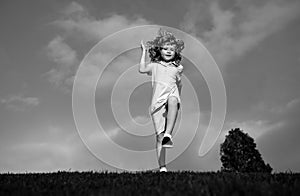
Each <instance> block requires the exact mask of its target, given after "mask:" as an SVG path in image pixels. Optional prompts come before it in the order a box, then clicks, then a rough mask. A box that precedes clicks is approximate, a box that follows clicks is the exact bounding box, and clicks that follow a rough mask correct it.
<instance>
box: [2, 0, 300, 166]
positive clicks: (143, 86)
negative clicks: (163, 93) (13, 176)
mask: <svg viewBox="0 0 300 196" xmlns="http://www.w3.org/2000/svg"><path fill="white" fill-rule="evenodd" d="M175 2H176V3H175ZM299 10H300V2H299V1H298V0H253V1H251V2H250V1H246V0H219V1H218V0H213V1H208V0H207V1H205V0H203V1H195V0H187V1H179V0H178V1H174V0H172V1H171V0H166V1H158V0H153V1H146V0H145V1H141V0H130V1H129V0H122V1H117V0H110V1H98V0H97V1H96V0H86V1H83V0H82V1H68V0H65V1H59V0H54V1H46V0H30V1H17V0H9V1H8V0H2V1H1V3H0V24H1V31H0V35H1V36H0V67H1V72H0V89H1V90H0V172H26V171H28V172H49V171H57V170H78V171H87V170H97V171H99V170H109V171H116V170H117V169H116V168H115V167H114V166H117V167H119V168H122V167H123V168H124V167H125V168H131V169H133V170H134V169H137V170H138V169H147V168H148V167H151V166H153V164H155V163H156V160H155V152H154V151H151V152H150V154H149V155H150V156H148V154H147V153H144V155H145V154H147V156H146V157H145V156H144V155H140V154H138V153H136V154H135V155H134V156H132V157H126V156H122V152H116V153H115V151H113V150H112V148H110V144H109V142H108V141H107V138H106V136H105V134H103V133H104V132H105V133H106V134H107V136H109V137H110V138H111V139H112V140H113V141H114V142H115V143H116V144H118V145H120V146H122V147H123V148H124V149H129V150H131V151H135V152H143V151H146V150H151V149H154V141H155V140H154V135H153V127H152V124H151V119H150V118H149V114H148V105H149V104H150V96H151V93H150V91H151V84H150V82H149V79H150V77H148V76H146V75H141V74H139V73H138V72H137V64H138V62H139V58H140V49H139V45H138V43H139V40H137V38H138V37H139V35H136V36H132V38H131V39H130V40H125V41H124V42H120V43H113V42H112V43H113V44H111V45H110V46H107V47H106V49H107V50H106V51H105V52H104V51H100V52H99V51H98V52H99V53H101V55H99V53H97V55H95V56H93V55H90V56H91V57H90V58H89V59H87V61H88V65H89V66H88V67H87V69H86V70H85V77H84V78H83V80H81V81H80V82H81V84H82V85H86V86H82V87H86V88H89V87H90V86H91V85H92V84H91V83H90V81H91V80H92V79H93V78H99V75H97V74H95V73H99V70H100V69H102V68H103V67H101V66H103V65H102V64H101V62H104V61H106V60H107V59H111V58H112V57H113V56H111V55H112V54H113V53H114V52H116V51H117V50H118V49H117V48H116V47H121V46H123V45H124V44H128V43H137V44H136V48H130V49H128V50H127V51H124V52H123V53H121V54H120V55H119V56H117V57H115V58H114V59H111V60H113V61H112V62H111V63H110V64H109V66H106V67H105V70H104V72H103V73H102V75H101V77H100V78H99V80H98V83H97V88H96V91H95V99H94V100H95V105H96V113H97V118H98V121H99V122H100V124H101V125H102V127H101V128H100V129H102V130H100V131H99V130H98V129H97V128H94V127H89V129H90V130H91V131H86V133H85V134H86V136H87V137H86V138H87V140H86V142H87V143H88V144H87V145H85V143H84V142H83V140H82V138H81V137H80V136H82V135H80V134H79V132H80V131H79V132H78V131H77V128H76V125H75V120H74V118H73V109H72V86H73V82H74V78H75V75H76V71H77V69H78V67H79V65H80V63H81V62H82V60H83V58H84V57H85V56H86V55H87V53H88V52H89V51H90V50H91V49H92V48H93V47H94V46H95V45H96V44H97V43H98V42H99V41H101V40H103V38H105V37H107V36H109V35H112V34H113V33H115V32H117V31H119V30H122V29H126V28H129V27H136V26H140V25H162V26H169V27H172V28H176V29H179V30H181V31H184V32H186V33H188V34H190V35H192V36H194V37H195V38H197V39H198V40H199V41H201V43H203V45H204V46H205V47H206V48H207V49H208V51H209V52H210V53H211V55H212V56H213V58H214V60H215V61H216V63H217V65H218V67H219V69H220V71H221V74H222V76H223V80H224V84H225V87H226V95H227V113H226V119H225V122H224V126H223V128H222V130H221V131H222V132H221V134H220V136H219V137H218V139H217V142H216V143H215V145H214V146H213V148H212V149H211V150H210V151H209V152H208V153H207V154H206V155H205V156H202V157H200V156H198V150H199V146H200V144H201V141H202V139H203V136H204V134H205V130H206V128H207V126H208V122H209V120H210V114H211V111H210V110H211V106H210V104H211V102H210V94H209V93H210V91H209V89H208V87H207V84H206V83H205V80H204V78H203V77H202V76H201V74H194V69H193V68H194V67H193V66H192V63H191V62H189V60H188V59H185V58H184V59H183V61H182V63H183V66H185V72H184V80H183V82H184V87H183V91H182V93H183V94H182V108H183V110H182V113H180V118H179V119H180V121H178V122H180V123H178V124H177V129H176V130H177V131H176V134H177V133H178V135H179V136H181V135H180V134H182V135H185V136H187V137H186V138H188V137H192V138H193V140H192V141H191V143H188V145H186V143H185V142H186V138H185V137H179V136H178V137H177V139H176V143H175V145H176V146H177V147H176V148H175V149H174V150H173V152H175V151H177V152H179V151H180V155H179V156H178V157H177V156H176V157H173V158H174V160H172V161H171V162H170V163H169V166H168V167H169V169H170V170H194V171H217V170H218V169H220V167H221V162H220V157H219V148H220V143H222V142H223V141H224V139H225V135H226V134H227V132H228V131H229V130H230V129H232V128H236V127H239V128H241V129H243V130H244V132H246V133H248V134H249V135H250V136H251V137H253V138H254V139H255V141H256V144H257V149H258V150H259V152H260V153H261V154H262V157H263V159H264V160H265V162H267V163H269V164H270V165H271V166H272V167H273V169H274V171H275V172H280V171H295V172H299V171H300V166H299V165H300V143H299V142H298V138H299V137H300V121H299V119H298V117H299V116H300V87H299V86H300V79H299V75H300V42H299V35H300V11H299ZM122 44H123V45H122ZM95 54H96V53H95ZM121 65H122V66H121ZM196 67H197V66H196ZM141 81H146V82H144V83H141ZM147 81H148V82H147ZM191 83H192V84H193V85H192V86H191V85H190V84H191ZM116 84H118V85H116ZM139 84H140V85H139ZM135 85H136V86H135ZM132 86H135V88H134V90H133V91H132ZM86 88H82V89H81V90H82V91H80V92H81V93H83V94H84V93H85V89H86ZM112 89H113V90H112ZM194 91H196V95H197V96H198V98H196V99H195V96H193V92H194ZM128 92H129V95H128V96H127V97H126V96H125V95H127V94H126V93H128ZM114 93H115V95H114V96H112V97H115V99H114V100H113V101H111V100H110V95H112V94H114ZM122 96H124V99H125V101H124V99H123V97H122ZM127 99H128V100H127ZM110 103H113V105H112V106H111V105H110ZM197 104H198V105H199V106H200V108H201V110H200V109H199V108H198V105H197ZM111 108H113V109H111ZM128 108H129V109H128ZM110 110H114V111H115V113H114V114H113V113H111V112H107V111H110ZM124 111H125V113H124ZM126 111H129V112H130V114H129V115H128V113H126ZM84 117H85V115H84V114H83V115H82V119H84ZM86 118H87V117H86ZM87 119H88V118H87ZM198 121H199V124H197V122H198ZM87 122H88V120H87ZM194 126H197V130H196V135H195V137H194V135H193V133H192V131H191V130H192V129H194ZM141 127H143V128H142V131H141ZM101 131H102V132H101ZM125 131H127V132H129V134H128V133H126V132H125ZM136 135H138V136H136ZM88 147H89V148H88ZM93 148H94V149H96V150H94V151H93V150H91V149H93ZM95 151H97V152H95ZM168 153H169V154H170V156H169V157H170V158H172V156H175V155H174V153H173V154H172V152H171V150H170V152H169V151H168ZM100 154H101V156H103V157H107V159H109V158H111V159H113V160H114V161H115V162H117V164H116V165H114V166H113V165H110V164H108V163H106V162H105V160H101V158H99V157H97V155H100ZM141 154H143V153H141ZM123 155H124V154H123ZM103 157H102V158H103ZM104 159H106V158H104Z"/></svg>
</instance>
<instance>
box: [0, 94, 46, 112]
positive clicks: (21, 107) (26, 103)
mask: <svg viewBox="0 0 300 196" xmlns="http://www.w3.org/2000/svg"><path fill="white" fill-rule="evenodd" d="M1 103H2V104H5V106H6V107H7V108H8V109H11V110H13V111H25V110H26V109H29V108H32V107H34V106H38V105H39V104H40V99H39V98H37V97H24V96H23V95H13V96H11V97H9V98H6V99H5V98H3V99H1Z"/></svg>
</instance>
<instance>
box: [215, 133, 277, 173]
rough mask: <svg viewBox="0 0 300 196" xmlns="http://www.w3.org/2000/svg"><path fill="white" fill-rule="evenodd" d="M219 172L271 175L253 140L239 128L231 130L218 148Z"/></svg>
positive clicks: (269, 168) (270, 169)
mask: <svg viewBox="0 0 300 196" xmlns="http://www.w3.org/2000/svg"><path fill="white" fill-rule="evenodd" d="M220 156H221V162H222V167H221V171H229V172H264V173H271V172H272V168H271V166H270V165H269V164H265V162H264V161H263V159H262V157H261V155H260V153H259V152H258V150H257V149H256V144H255V143H254V139H253V138H251V137H250V136H249V135H248V134H247V133H244V132H243V131H242V130H240V129H239V128H236V129H231V130H230V131H229V134H228V135H227V136H226V138H225V141H224V142H223V143H222V144H221V146H220Z"/></svg>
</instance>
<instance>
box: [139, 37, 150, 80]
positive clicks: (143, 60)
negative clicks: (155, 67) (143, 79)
mask: <svg viewBox="0 0 300 196" xmlns="http://www.w3.org/2000/svg"><path fill="white" fill-rule="evenodd" d="M141 48H142V57H141V62H140V67H139V72H140V73H148V74H149V73H150V72H151V67H150V66H148V65H147V64H146V53H147V49H146V46H145V45H144V43H143V40H142V41H141Z"/></svg>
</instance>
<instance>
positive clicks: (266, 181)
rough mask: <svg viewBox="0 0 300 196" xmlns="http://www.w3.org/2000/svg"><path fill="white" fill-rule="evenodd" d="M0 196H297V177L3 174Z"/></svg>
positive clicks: (299, 189)
mask: <svg viewBox="0 0 300 196" xmlns="http://www.w3.org/2000/svg"><path fill="white" fill-rule="evenodd" d="M0 195H89V196H93V195H94V196H96V195H121V196H122V195H300V174H299V173H277V174H261V173H250V174H245V173H223V172H187V171H186V172H168V173H157V172H153V171H145V172H136V173H129V172H123V173H110V172H95V171H90V172H67V171H58V172H55V173H24V174H14V173H2V174H0Z"/></svg>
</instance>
